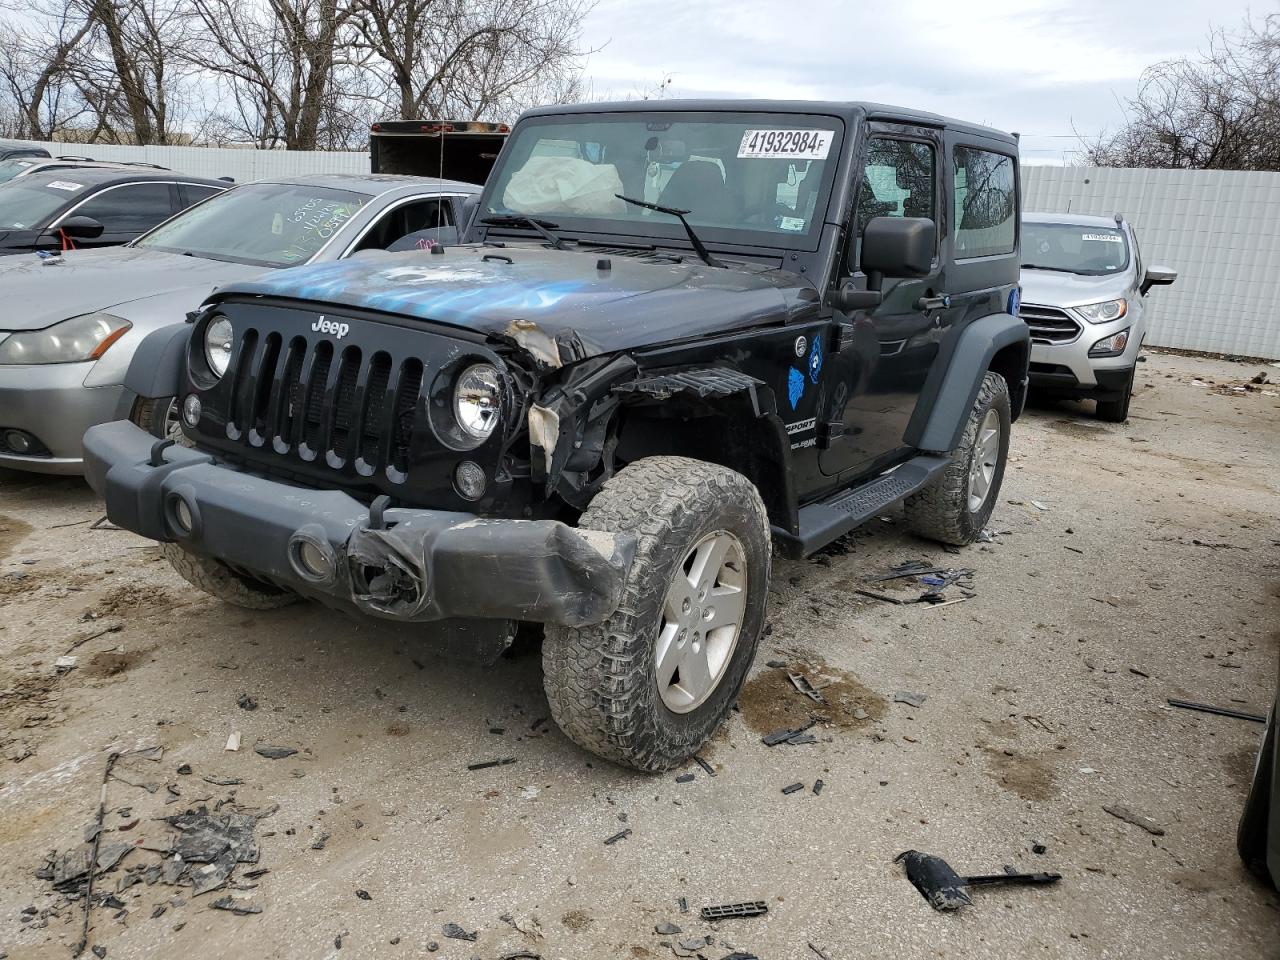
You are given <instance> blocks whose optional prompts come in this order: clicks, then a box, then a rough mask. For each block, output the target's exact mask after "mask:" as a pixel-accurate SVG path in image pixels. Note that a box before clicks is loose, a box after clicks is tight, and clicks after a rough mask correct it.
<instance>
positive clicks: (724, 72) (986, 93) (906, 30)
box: [586, 0, 1280, 163]
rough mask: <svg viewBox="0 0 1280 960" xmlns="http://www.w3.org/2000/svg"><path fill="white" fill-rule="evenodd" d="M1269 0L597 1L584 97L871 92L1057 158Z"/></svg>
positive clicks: (862, 96) (1026, 155)
mask: <svg viewBox="0 0 1280 960" xmlns="http://www.w3.org/2000/svg"><path fill="white" fill-rule="evenodd" d="M1250 9H1252V11H1253V13H1254V14H1255V16H1257V15H1261V14H1264V13H1266V12H1270V11H1275V10H1280V2H1278V0H1255V2H1254V3H1252V4H1248V3H1245V2H1240V0H1074V2H1069V3H1068V2H1058V0H974V2H970V3H967V4H966V3H963V2H959V0H881V2H877V3H874V4H873V3H868V2H866V0H862V2H858V0H844V2H840V0H790V2H785V0H784V2H779V0H600V3H599V5H598V6H597V7H596V8H595V10H594V11H593V12H592V13H591V14H590V16H589V17H588V19H587V23H586V41H587V44H588V45H589V46H590V47H593V48H599V49H598V52H596V53H595V54H593V55H592V56H591V59H590V61H589V63H588V66H587V76H588V78H589V79H590V82H591V84H592V94H593V97H594V98H600V97H602V96H605V95H608V96H609V97H612V98H616V99H625V98H627V97H628V96H630V97H636V96H638V95H640V94H641V93H642V92H643V91H645V90H647V89H651V88H653V87H655V86H656V85H657V84H658V83H659V81H660V80H661V78H662V76H663V75H664V74H666V75H670V76H671V78H672V82H671V85H670V87H669V90H670V95H671V96H675V97H702V96H705V97H779V98H788V97H791V98H797V99H831V100H874V101H879V102H882V103H891V104H897V105H899V106H909V107H917V108H920V109H924V110H933V111H936V112H938V113H944V114H948V115H952V116H956V117H960V118H962V119H965V120H974V121H977V122H980V123H987V124H990V125H991V126H994V127H998V128H1000V129H1002V130H1016V131H1018V132H1020V133H1022V134H1023V141H1022V155H1023V160H1024V162H1056V163H1061V162H1063V159H1064V157H1063V153H1064V151H1068V155H1067V159H1070V154H1069V151H1071V150H1072V149H1074V148H1075V147H1076V146H1077V142H1076V141H1075V139H1074V137H1073V136H1072V130H1073V128H1074V129H1076V130H1079V131H1080V132H1081V133H1087V134H1090V135H1092V134H1095V133H1096V132H1097V131H1099V130H1101V129H1102V128H1104V127H1114V126H1116V125H1117V124H1119V123H1120V121H1121V119H1122V117H1123V110H1122V106H1121V102H1122V101H1123V100H1124V98H1125V97H1128V96H1131V95H1132V94H1133V92H1134V90H1135V88H1136V80H1137V77H1138V75H1139V74H1140V73H1141V72H1142V70H1143V68H1144V67H1146V66H1147V65H1149V64H1151V63H1154V62H1156V61H1158V60H1163V59H1167V58H1169V57H1176V56H1183V55H1191V54H1194V53H1195V52H1196V51H1197V50H1198V49H1201V48H1203V46H1204V42H1205V38H1206V36H1207V34H1208V31H1209V29H1210V26H1211V25H1220V26H1225V27H1229V28H1235V27H1236V26H1237V25H1238V24H1239V23H1240V22H1241V20H1242V19H1243V18H1244V16H1245V14H1246V13H1247V12H1248V11H1249V10H1250Z"/></svg>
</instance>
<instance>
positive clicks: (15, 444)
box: [4, 430, 31, 453]
mask: <svg viewBox="0 0 1280 960" xmlns="http://www.w3.org/2000/svg"><path fill="white" fill-rule="evenodd" d="M4 445H5V446H6V447H8V448H9V449H10V450H12V451H13V452H14V453H30V452H31V438H30V437H28V436H27V435H26V434H25V433H23V432H22V431H21V430H6V431H5V434H4Z"/></svg>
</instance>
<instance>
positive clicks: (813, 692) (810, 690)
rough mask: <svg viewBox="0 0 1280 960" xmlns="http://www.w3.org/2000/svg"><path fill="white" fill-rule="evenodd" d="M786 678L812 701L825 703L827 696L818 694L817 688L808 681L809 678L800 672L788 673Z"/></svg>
mask: <svg viewBox="0 0 1280 960" xmlns="http://www.w3.org/2000/svg"><path fill="white" fill-rule="evenodd" d="M787 679H788V680H790V681H791V685H792V686H793V687H795V688H796V690H797V691H798V692H799V693H803V694H804V695H805V696H806V697H808V698H809V699H810V700H812V701H813V702H814V703H826V702H827V698H826V697H824V696H823V695H822V694H820V693H819V692H818V690H817V688H816V687H815V686H814V685H813V684H812V683H810V682H809V678H808V677H806V676H805V675H804V674H802V673H788V674H787Z"/></svg>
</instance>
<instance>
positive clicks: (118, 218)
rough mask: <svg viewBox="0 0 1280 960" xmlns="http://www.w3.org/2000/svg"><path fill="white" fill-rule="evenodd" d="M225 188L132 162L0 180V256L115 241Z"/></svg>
mask: <svg viewBox="0 0 1280 960" xmlns="http://www.w3.org/2000/svg"><path fill="white" fill-rule="evenodd" d="M227 187H228V184H226V183H222V182H221V181H218V180H206V179H204V178H202V177H188V176H185V175H183V174H177V173H169V172H143V171H139V170H136V169H134V168H124V169H107V168H101V169H100V168H94V167H82V168H79V169H75V170H68V171H65V172H62V171H57V172H50V173H34V174H32V175H31V176H29V177H22V178H21V179H19V180H15V181H10V182H9V183H6V184H4V185H3V186H0V257H4V256H12V255H13V254H18V253H32V252H36V251H41V250H45V251H63V250H77V249H92V248H94V247H114V246H119V245H120V244H122V243H128V242H129V241H130V240H134V239H136V238H137V237H139V236H140V235H141V234H144V233H146V232H147V231H148V230H150V229H151V228H152V227H154V226H156V225H157V224H159V223H161V222H162V221H165V220H168V219H169V218H170V217H171V216H173V215H174V214H175V213H178V212H179V211H181V210H185V209H186V208H187V207H189V206H191V205H192V204H193V203H198V202H199V201H201V200H204V199H206V198H207V197H210V196H212V195H213V194H215V193H221V192H222V191H223V190H226V189H227ZM15 319H16V318H15Z"/></svg>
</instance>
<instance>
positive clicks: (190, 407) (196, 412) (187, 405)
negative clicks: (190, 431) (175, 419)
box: [182, 393, 201, 428]
mask: <svg viewBox="0 0 1280 960" xmlns="http://www.w3.org/2000/svg"><path fill="white" fill-rule="evenodd" d="M200 413H201V408H200V398H199V397H197V396H196V395H195V394H194V393H190V394H187V399H185V400H183V401H182V422H183V423H185V424H186V425H187V426H188V427H193V428H194V427H195V425H196V424H197V423H199V422H200Z"/></svg>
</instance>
